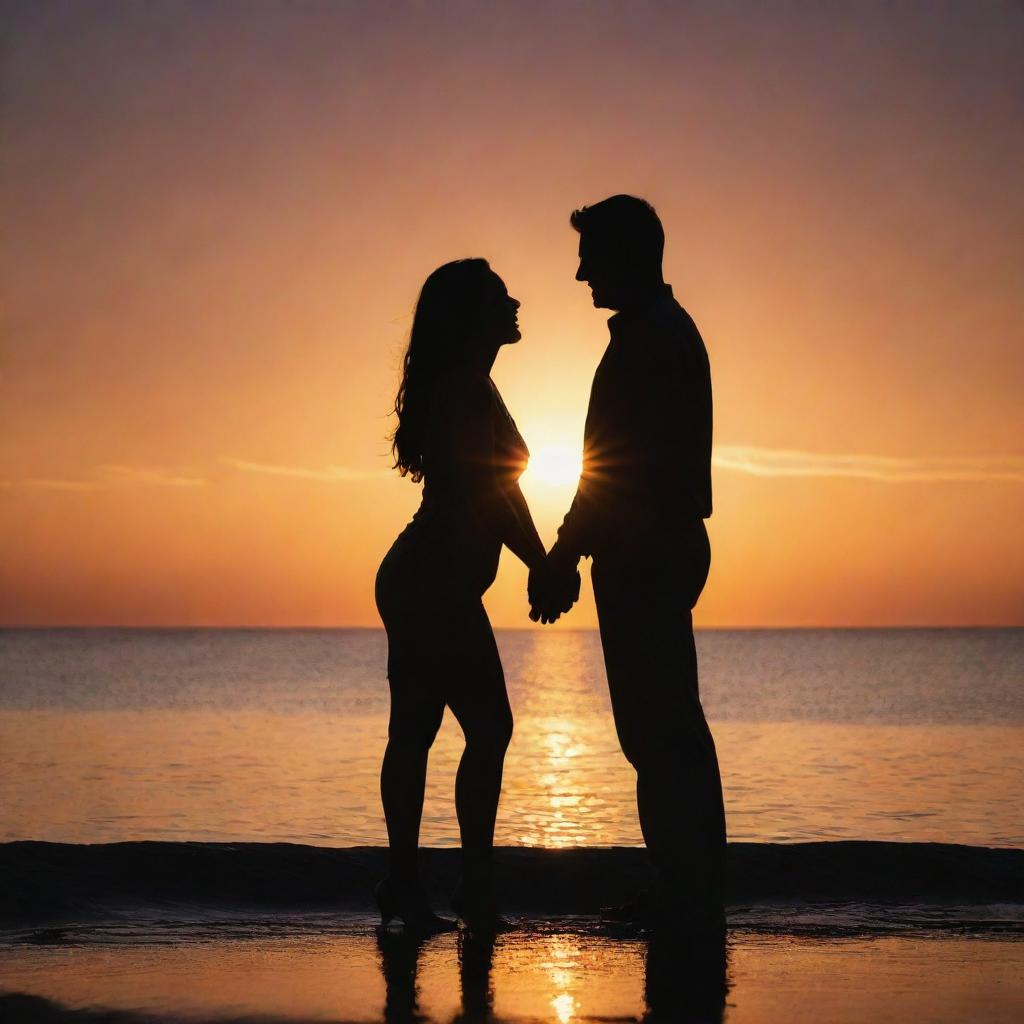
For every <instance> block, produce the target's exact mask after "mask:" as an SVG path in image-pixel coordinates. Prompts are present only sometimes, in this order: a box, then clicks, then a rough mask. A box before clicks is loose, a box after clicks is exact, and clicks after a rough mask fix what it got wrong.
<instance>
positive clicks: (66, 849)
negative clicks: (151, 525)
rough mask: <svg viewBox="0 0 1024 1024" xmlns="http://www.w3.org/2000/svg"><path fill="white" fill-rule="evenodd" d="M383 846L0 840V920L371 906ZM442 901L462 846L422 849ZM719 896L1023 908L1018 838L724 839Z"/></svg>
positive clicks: (541, 909) (524, 853) (561, 873)
mask: <svg viewBox="0 0 1024 1024" xmlns="http://www.w3.org/2000/svg"><path fill="white" fill-rule="evenodd" d="M386 859H387V851H386V850H385V849H383V848H379V847H349V848H344V849H335V848H329V847H316V846H302V845H297V844H288V843H199V842H182V843H173V842H129V843H111V844H96V845H72V844H61V843H45V842H33V841H22V842H12V843H5V844H0V927H4V928H21V927H32V926H36V925H43V924H49V925H53V924H61V923H68V922H85V921H97V920H103V919H105V918H111V917H117V916H120V915H122V914H124V913H147V914H160V915H164V914H168V915H176V916H180V915H181V914H185V915H186V916H187V915H189V914H191V913H198V912H208V911H211V910H218V911H225V910H243V911H245V912H262V913H267V912H273V913H281V912H289V911H291V912H296V911H298V912H308V911H328V912H329V911H336V912H348V913H371V912H372V911H373V898H372V886H373V883H374V882H375V881H376V880H377V879H379V878H381V877H382V876H383V875H384V873H385V870H386ZM422 863H423V869H424V875H425V877H426V879H427V884H428V887H429V888H430V889H431V891H432V895H433V896H434V897H436V898H438V899H439V900H441V901H442V902H443V900H444V898H445V897H446V896H447V894H448V893H450V892H451V890H452V888H453V887H454V884H455V881H456V879H457V877H458V872H459V851H458V850H454V849H427V850H424V851H423V859H422ZM496 872H497V876H498V880H499V884H500V887H501V892H502V894H503V898H504V902H505V903H506V904H507V907H508V909H509V910H514V911H516V912H528V913H535V914H541V915H559V914H560V915H572V914H580V915H589V914H595V913H597V912H598V910H599V908H600V907H601V906H602V905H603V904H607V903H614V902H616V901H619V900H623V899H626V898H628V897H629V896H631V895H632V894H633V893H635V891H636V890H637V889H638V888H640V887H642V886H643V885H645V884H646V883H647V881H648V879H649V868H648V862H647V857H646V853H645V852H644V851H643V850H642V849H633V848H575V849H568V850H551V849H537V848H528V847H502V848H500V849H499V850H498V851H497V858H496ZM729 878H730V882H729V889H728V903H729V904H730V906H732V907H743V906H758V905H768V904H789V905H794V904H796V905H809V904H817V905H820V904H826V903H852V902H858V903H871V904H880V905H885V904H894V905H907V904H917V905H930V906H936V907H943V906H960V907H970V906H981V905H991V904H1010V905H1021V906H1022V907H1024V850H1017V849H997V848H989V847H972V846H956V845H947V844H939V843H886V842H867V841H863V842H861V841H838V842H818V843H793V844H764V843H732V844H731V845H730V847H729Z"/></svg>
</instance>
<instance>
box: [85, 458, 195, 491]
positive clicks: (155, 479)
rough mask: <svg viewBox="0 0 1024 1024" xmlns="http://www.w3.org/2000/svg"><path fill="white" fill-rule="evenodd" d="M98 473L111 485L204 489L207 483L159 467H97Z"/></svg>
mask: <svg viewBox="0 0 1024 1024" xmlns="http://www.w3.org/2000/svg"><path fill="white" fill-rule="evenodd" d="M95 472H96V473H98V474H99V475H100V476H101V477H103V478H104V479H105V480H106V481H107V482H109V483H132V484H153V485H155V486H157V487H202V486H203V484H205V483H206V481H205V480H204V479H203V478H202V477H197V476H181V475H179V474H178V473H174V472H171V471H170V470H166V469H162V468H160V467H159V466H119V465H113V464H106V465H103V466H97V467H96V470H95Z"/></svg>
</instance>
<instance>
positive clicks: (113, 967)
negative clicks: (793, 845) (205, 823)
mask: <svg viewBox="0 0 1024 1024" xmlns="http://www.w3.org/2000/svg"><path fill="white" fill-rule="evenodd" d="M1022 967H1024V943H1022V942H1014V941H1000V940H995V939H991V938H983V937H973V938H963V939H942V940H936V939H929V938H920V937H906V936H902V937H887V938H864V937H854V938H847V939H835V938H829V939H819V938H806V937H794V936H785V935H782V936H773V937H766V936H757V935H743V934H738V935H736V934H734V935H732V936H731V937H730V939H729V941H728V945H727V948H725V949H719V950H717V951H716V950H715V949H707V948H705V949H694V948H688V947H685V946H683V945H680V944H679V943H672V942H668V943H661V944H659V943H658V942H654V943H652V942H650V941H645V940H642V939H629V940H622V939H610V938H607V937H603V936H599V935H594V934H591V933H589V932H587V931H586V930H584V929H578V928H575V929H574V928H571V927H568V928H567V927H565V926H559V925H549V926H544V927H541V926H538V927H536V928H534V929H533V930H530V931H520V932H514V933H511V934H508V935H502V936H499V937H498V939H497V941H496V942H495V943H494V944H493V946H492V945H491V944H490V943H487V942H481V941H479V940H472V939H467V937H465V936H463V935H453V934H448V935H441V936H437V937H435V938H432V939H430V940H428V941H426V942H424V943H417V942H411V941H409V940H408V939H406V938H405V937H404V936H402V935H401V934H389V935H385V936H383V937H381V936H378V935H375V934H374V932H373V931H372V930H371V929H369V928H368V927H367V926H365V925H358V924H356V925H352V926H351V927H350V928H348V929H347V930H346V929H344V928H338V927H337V926H336V927H335V928H334V930H333V931H329V932H328V933H327V934H323V933H317V932H315V931H304V932H300V933H298V934H291V935H289V934H287V933H284V934H281V933H278V934H268V933H267V932H266V931H259V930H255V931H250V932H249V934H246V933H245V930H244V927H243V928H242V929H241V930H240V931H238V932H236V933H235V934H233V935H231V936H230V937H229V938H224V937H223V936H222V937H214V936H211V935H210V934H202V933H199V934H196V935H193V936H191V937H190V936H189V935H188V934H187V933H185V934H182V933H180V932H178V933H171V932H167V931H165V932H163V933H161V931H160V930H159V929H156V930H151V931H149V932H148V933H144V934H134V935H133V936H132V938H131V940H130V942H126V941H125V940H124V939H123V938H120V939H119V938H115V937H111V936H110V935H106V936H100V937H95V938H93V939H92V940H89V939H84V940H83V939H81V938H80V939H79V940H78V941H77V942H75V943H64V944H59V945H54V946H25V945H19V946H10V945H8V946H0V990H2V991H6V992H8V993H11V992H20V993H30V994H32V995H35V996H41V997H45V998H47V999H50V1000H54V1001H55V1002H56V1003H58V1004H60V1006H61V1007H63V1008H64V1009H65V1010H66V1011H67V1018H66V1019H68V1020H69V1021H70V1020H71V1019H72V1013H71V1012H72V1011H79V1012H81V1011H82V1009H83V1008H86V1007H93V1008H98V1007H103V1008H114V1009H120V1010H133V1011H140V1012H141V1013H144V1014H147V1015H151V1016H152V1018H154V1019H156V1020H159V1021H178V1020H182V1019H189V1020H193V1021H194V1020H196V1019H197V1018H201V1019H202V1020H204V1021H211V1022H212V1021H217V1020H221V1019H224V1020H228V1019H238V1018H240V1017H242V1016H246V1017H248V1016H249V1015H260V1016H261V1017H262V1016H269V1017H271V1018H273V1019H281V1020H289V1021H291V1020H295V1021H299V1020H301V1021H312V1020H316V1021H320V1020H330V1021H376V1020H388V1021H398V1020H403V1021H413V1020H419V1021H423V1022H432V1021H445V1022H449V1021H452V1020H456V1019H462V1020H481V1021H482V1020H498V1021H552V1022H557V1024H570V1022H572V1021H580V1022H583V1021H597V1020H604V1021H608V1020H637V1019H639V1018H641V1017H644V1015H645V1014H646V1015H647V1016H646V1017H645V1019H647V1020H672V1021H679V1020H685V1021H693V1022H698V1021H699V1022H711V1021H720V1020H725V1021H727V1022H728V1024H768V1022H776V1021H787V1022H789V1024H799V1022H805V1021H806V1022H814V1024H818V1022H828V1024H854V1022H857V1024H860V1022H863V1021H866V1020H872V1021H909V1020H912V1021H915V1022H934V1024H941V1022H947V1021H948V1022H951V1024H952V1022H959V1021H963V1020H984V1021H987V1022H991V1024H1003V1022H1005V1024H1011V1022H1014V1024H1015V1022H1016V1021H1017V1020H1019V1014H1020V1010H1021V1008H1022V1006H1024V970H1022ZM6 1005H7V1006H8V1007H9V1008H13V1007H14V1006H15V1004H14V1002H13V1001H12V1000H11V999H10V997H8V1002H7V1004H6ZM4 1007H5V1002H4V1000H3V998H0V1016H3V1012H4ZM21 1007H22V1009H23V1010H25V1009H26V1007H28V1009H31V1006H30V1004H28V1003H22V1004H21ZM36 1009H37V1010H38V1009H39V1007H36ZM50 1009H53V1008H52V1007H51V1008H50ZM26 1012H27V1011H26ZM12 1019H13V1018H12ZM21 1019H23V1020H26V1021H31V1020H34V1019H40V1020H41V1019H43V1018H42V1017H38V1018H33V1017H30V1016H27V1015H26V1016H25V1017H23V1018H21ZM49 1019H51V1020H54V1021H61V1020H63V1019H65V1018H64V1017H63V1016H61V1015H60V1013H59V1011H58V1012H57V1014H56V1015H55V1016H53V1017H51V1018H49ZM74 1019H75V1020H79V1021H80V1020H83V1019H84V1020H86V1021H88V1020H89V1018H88V1017H84V1018H83V1017H81V1016H76V1017H74ZM126 1024H127V1022H126Z"/></svg>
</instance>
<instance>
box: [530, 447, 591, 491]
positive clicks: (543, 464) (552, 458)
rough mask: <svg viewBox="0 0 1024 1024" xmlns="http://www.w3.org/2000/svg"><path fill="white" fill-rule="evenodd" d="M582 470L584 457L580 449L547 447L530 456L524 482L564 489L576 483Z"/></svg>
mask: <svg viewBox="0 0 1024 1024" xmlns="http://www.w3.org/2000/svg"><path fill="white" fill-rule="evenodd" d="M582 468H583V462H582V455H581V454H580V451H579V449H578V448H576V449H573V448H570V447H568V446H567V445H545V446H544V447H543V448H538V449H537V450H536V451H535V452H533V453H532V454H531V455H530V464H529V466H528V467H527V469H526V472H525V473H524V474H523V480H524V481H526V482H528V483H532V482H534V481H537V482H539V483H545V484H552V485H553V486H556V487H562V486H564V485H567V484H574V483H576V481H577V480H578V479H579V476H580V471H581V470H582Z"/></svg>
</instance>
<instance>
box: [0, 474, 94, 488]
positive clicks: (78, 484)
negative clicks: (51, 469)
mask: <svg viewBox="0 0 1024 1024" xmlns="http://www.w3.org/2000/svg"><path fill="white" fill-rule="evenodd" d="M102 486H103V485H102V484H101V483H99V481H97V480H54V479H49V478H47V477H26V478H25V479H22V480H0V487H2V488H4V490H14V488H24V489H25V490H38V491H95V490H97V489H98V488H99V487H102Z"/></svg>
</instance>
